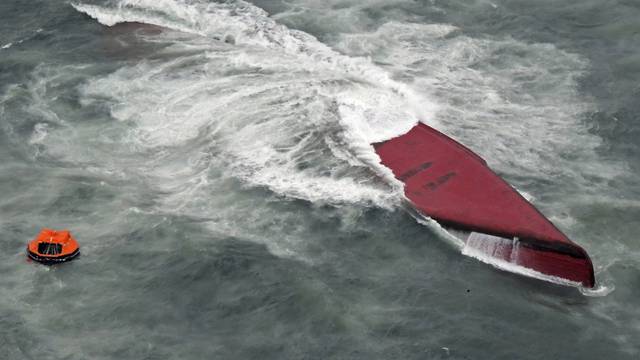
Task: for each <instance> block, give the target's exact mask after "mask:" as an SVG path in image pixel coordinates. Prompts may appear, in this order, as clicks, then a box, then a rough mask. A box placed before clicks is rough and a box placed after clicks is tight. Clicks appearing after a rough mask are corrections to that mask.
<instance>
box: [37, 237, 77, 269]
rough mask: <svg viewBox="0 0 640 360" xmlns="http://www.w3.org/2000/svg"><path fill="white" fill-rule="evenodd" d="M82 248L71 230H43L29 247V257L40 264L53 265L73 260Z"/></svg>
mask: <svg viewBox="0 0 640 360" xmlns="http://www.w3.org/2000/svg"><path fill="white" fill-rule="evenodd" d="M79 254H80V246H79V245H78V242H77V241H76V239H74V238H73V236H71V233H70V232H69V230H62V231H56V230H51V229H43V230H42V231H41V232H40V234H38V236H37V237H36V238H35V239H33V240H32V241H31V242H30V243H29V245H28V246H27V255H28V256H29V258H30V259H32V260H34V261H37V262H39V263H43V264H47V265H51V264H57V263H61V262H65V261H69V260H72V259H73V258H75V257H76V256H78V255H79Z"/></svg>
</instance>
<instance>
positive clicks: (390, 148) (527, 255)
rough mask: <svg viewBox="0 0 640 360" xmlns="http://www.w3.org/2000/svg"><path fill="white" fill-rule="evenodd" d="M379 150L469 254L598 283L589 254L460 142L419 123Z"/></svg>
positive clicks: (569, 280)
mask: <svg viewBox="0 0 640 360" xmlns="http://www.w3.org/2000/svg"><path fill="white" fill-rule="evenodd" d="M373 146H374V148H375V150H376V153H377V154H378V155H379V156H380V159H381V162H382V164H383V165H385V166H386V167H388V168H389V169H391V171H392V172H393V174H394V175H395V177H396V178H397V179H398V180H400V181H401V182H403V183H404V193H405V196H406V198H407V199H408V200H409V202H410V203H411V205H412V207H413V208H414V209H415V210H416V211H417V212H418V213H419V214H420V215H422V216H426V217H428V218H431V219H433V220H435V221H437V222H438V223H440V224H441V225H442V226H443V227H445V228H446V229H448V230H450V233H451V234H453V235H454V236H456V237H457V238H458V239H459V240H460V241H462V242H463V243H464V248H463V252H464V253H465V254H467V255H470V256H473V257H475V258H478V259H480V260H481V261H484V262H488V263H491V264H493V265H495V266H496V267H499V268H502V269H505V270H508V271H513V272H517V273H523V274H526V275H529V276H532V277H536V278H541V279H544V280H549V281H552V282H556V283H562V284H568V285H581V286H584V287H589V288H591V287H593V286H594V285H595V278H594V273H593V265H592V263H591V259H589V256H588V255H587V253H586V252H585V251H584V249H582V248H581V247H580V246H578V245H577V244H575V243H573V242H572V241H571V240H569V238H567V236H566V235H564V234H563V233H562V232H561V231H560V230H558V228H556V227H555V226H554V225H553V224H552V223H551V221H549V220H548V219H547V218H546V217H545V216H544V215H542V213H540V212H539V211H538V210H537V209H536V208H535V207H534V206H533V205H532V204H530V203H529V202H528V201H527V200H526V199H525V198H524V197H522V195H520V193H518V192H517V191H516V190H515V189H514V188H513V187H511V185H509V184H508V183H507V182H506V181H504V180H503V179H502V178H501V177H500V176H498V175H497V174H496V173H494V172H493V171H492V170H491V169H490V168H489V167H488V166H487V163H486V162H485V161H484V160H483V159H482V158H481V157H480V156H478V155H476V154H475V153H474V152H472V151H471V150H469V149H468V148H466V147H465V146H463V145H462V144H460V143H458V142H456V141H455V140H453V139H451V138H449V137H448V136H446V135H444V134H442V133H440V132H438V131H437V130H435V129H433V128H431V127H429V126H427V125H425V124H422V123H419V124H418V125H416V126H414V127H413V128H412V129H411V130H409V131H408V132H407V133H406V134H404V135H401V136H399V137H396V138H393V139H390V140H387V141H384V142H380V143H375V144H373Z"/></svg>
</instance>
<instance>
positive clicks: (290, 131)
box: [74, 0, 430, 207]
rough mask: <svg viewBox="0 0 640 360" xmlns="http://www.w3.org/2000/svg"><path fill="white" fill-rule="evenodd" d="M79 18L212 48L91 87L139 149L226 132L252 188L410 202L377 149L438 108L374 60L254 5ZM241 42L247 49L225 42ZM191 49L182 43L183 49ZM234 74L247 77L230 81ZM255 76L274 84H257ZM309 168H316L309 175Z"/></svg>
mask: <svg viewBox="0 0 640 360" xmlns="http://www.w3.org/2000/svg"><path fill="white" fill-rule="evenodd" d="M74 7H75V8H76V9H77V10H79V11H82V12H85V13H87V14H89V15H90V16H92V17H94V18H96V19H97V20H98V21H100V22H101V23H103V24H105V25H114V24H116V23H120V22H133V21H136V22H145V23H150V24H154V25H158V26H163V27H167V28H171V29H175V30H179V31H181V32H187V33H191V34H194V35H195V36H198V37H205V38H208V39H211V42H210V44H209V47H208V48H206V49H205V51H206V53H205V54H204V56H203V55H201V54H200V55H194V56H191V57H180V58H178V59H176V60H174V61H171V62H168V63H153V64H151V63H144V62H143V63H140V64H138V65H135V66H133V67H127V68H123V69H121V70H119V71H118V72H116V73H114V74H112V75H110V76H109V77H107V78H104V79H102V80H97V81H95V82H92V83H91V84H88V85H87V86H86V87H85V88H84V93H85V95H86V96H85V99H84V103H85V104H89V103H90V102H91V101H93V100H92V98H104V96H108V97H111V98H114V99H115V102H114V105H113V107H112V115H113V116H114V117H115V118H116V119H119V120H121V121H133V122H135V123H136V124H138V127H137V128H136V130H135V133H133V134H132V135H133V138H132V140H133V141H136V142H137V144H138V146H142V147H157V146H172V145H178V144H183V143H185V142H187V141H192V140H193V139H196V138H198V137H199V136H201V135H202V131H203V128H207V129H208V130H207V131H211V130H212V129H215V132H216V136H217V137H218V141H219V144H220V147H221V148H223V151H225V152H227V153H228V154H229V155H230V156H231V158H233V159H234V160H233V161H232V164H230V168H231V169H232V171H233V173H234V174H235V176H237V177H239V178H241V179H243V180H245V181H246V182H248V183H251V184H254V185H258V186H266V187H268V188H270V189H271V190H273V191H275V192H277V193H281V194H284V195H287V196H292V197H298V198H303V199H306V200H310V201H314V202H328V203H341V202H363V201H364V202H367V203H371V204H375V205H378V206H383V207H388V206H392V204H393V203H394V202H396V201H397V199H400V196H398V194H399V193H400V191H401V188H400V186H399V184H398V183H397V182H396V181H395V179H394V178H393V176H392V174H391V172H390V171H389V169H387V168H385V167H382V166H381V165H380V164H379V162H380V161H379V158H378V156H377V155H376V154H375V152H374V151H373V148H372V146H371V145H370V144H371V143H373V142H377V141H382V140H385V139H388V138H390V137H393V136H397V135H400V134H402V133H404V132H406V131H407V130H408V129H409V128H411V127H412V126H413V125H414V124H415V123H416V122H417V121H418V120H419V118H420V117H419V116H418V115H417V113H418V111H417V109H418V108H421V109H422V110H423V111H424V112H425V113H426V112H428V111H429V106H430V102H429V101H428V99H427V98H425V97H420V96H418V95H416V94H415V93H414V92H413V91H412V90H410V89H409V88H408V87H406V85H404V84H402V83H399V82H397V81H395V80H392V79H391V78H390V77H389V75H388V74H387V73H386V72H385V71H383V70H381V69H379V68H378V67H377V66H375V65H373V64H372V63H371V61H370V60H368V59H366V58H353V57H348V56H344V55H340V54H338V53H337V52H335V51H333V50H332V49H331V48H329V47H327V46H326V45H324V44H322V43H320V42H319V41H318V40H317V39H315V38H314V37H313V36H310V35H308V34H306V33H303V32H300V31H295V30H290V29H288V28H286V27H285V26H283V25H280V24H277V23H276V22H275V21H273V20H272V19H270V18H269V17H268V15H267V14H266V13H265V12H264V11H263V10H261V9H259V8H256V7H254V6H252V5H250V4H247V3H243V2H239V3H238V4H229V3H224V4H216V3H213V4H210V3H205V2H197V1H196V2H189V3H182V2H179V1H162V2H155V1H144V0H141V1H121V2H120V3H119V4H118V6H117V7H116V8H105V7H100V6H94V5H84V4H74ZM229 35H230V36H232V37H233V38H234V39H235V46H230V45H227V44H224V43H222V42H218V41H217V39H224V38H225V37H227V36H229ZM188 42H189V41H188V40H187V41H186V43H188ZM193 42H196V43H198V44H200V45H202V41H201V40H198V39H195V38H194V39H193ZM185 46H187V45H186V44H185V41H182V42H181V43H180V44H176V45H175V48H180V47H185ZM168 51H171V49H169V50H168ZM229 71H231V72H234V73H238V75H237V76H231V77H229V76H225V72H229ZM251 71H259V72H260V73H262V74H264V73H267V74H266V75H265V78H254V77H252V76H251V74H250V73H251ZM194 72H195V73H197V75H204V76H193V75H194ZM270 74H271V75H270ZM266 79H268V80H266ZM270 103H275V104H278V106H277V107H273V106H271V105H269V104H270ZM417 104H420V105H417ZM212 114H216V115H215V116H213V115H212ZM323 131H327V133H328V135H326V136H325V135H322V132H323ZM300 136H302V137H301V138H300ZM307 138H308V141H307V142H306V143H305V142H303V141H300V142H299V143H298V144H295V142H296V141H297V140H299V139H307ZM319 142H320V143H319ZM322 142H323V143H324V145H323V144H321V143H322ZM223 143H224V144H223ZM284 144H287V145H284ZM318 146H321V147H326V148H328V149H329V150H330V151H331V153H332V155H333V156H335V157H336V158H337V159H338V160H341V161H345V162H346V163H347V164H345V165H346V166H345V165H340V161H337V162H336V161H333V160H332V161H329V164H326V165H322V164H321V163H322V162H325V160H323V159H321V158H315V156H316V155H314V152H318V151H322V150H321V149H319V148H317V147H318ZM283 147H288V150H286V151H282V149H283ZM300 163H305V164H308V163H313V164H312V166H311V167H310V168H309V166H308V165H305V167H307V170H301V169H300ZM316 164H320V165H316ZM348 165H350V166H348ZM354 166H355V167H360V168H361V169H365V168H371V169H375V171H376V172H377V173H378V174H379V175H380V176H383V177H384V178H385V179H386V180H387V181H388V182H389V183H391V184H392V186H393V189H395V190H394V191H389V188H385V187H381V186H380V184H378V185H375V184H374V183H375V182H376V181H375V179H373V178H367V177H364V178H363V177H360V176H355V177H354V176H351V175H348V174H349V172H350V171H349V169H348V168H351V167H354ZM325 168H326V169H325ZM357 172H361V171H360V170H357ZM320 173H323V174H324V175H320ZM338 173H339V174H341V175H340V176H336V175H334V174H338ZM345 175H346V176H345Z"/></svg>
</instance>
